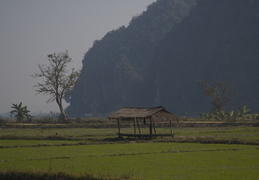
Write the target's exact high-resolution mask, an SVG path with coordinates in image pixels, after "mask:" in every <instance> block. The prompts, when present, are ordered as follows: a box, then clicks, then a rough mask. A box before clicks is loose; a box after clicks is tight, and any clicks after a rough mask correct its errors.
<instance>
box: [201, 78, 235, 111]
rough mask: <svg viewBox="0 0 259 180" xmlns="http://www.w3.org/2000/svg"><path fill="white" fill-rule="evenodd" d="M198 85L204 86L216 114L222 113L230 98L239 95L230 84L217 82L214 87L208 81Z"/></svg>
mask: <svg viewBox="0 0 259 180" xmlns="http://www.w3.org/2000/svg"><path fill="white" fill-rule="evenodd" d="M198 83H199V84H201V85H203V86H204V88H203V93H204V95H205V96H208V97H209V98H210V99H211V105H212V112H214V113H216V112H220V111H222V110H223V107H224V106H225V105H226V104H227V102H228V101H229V99H230V97H231V96H232V95H233V94H237V93H236V92H234V91H233V90H232V89H231V87H230V85H229V84H227V83H224V82H221V81H217V82H215V83H214V84H213V85H210V84H209V82H208V81H199V82H198Z"/></svg>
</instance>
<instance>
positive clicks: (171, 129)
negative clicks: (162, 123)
mask: <svg viewBox="0 0 259 180" xmlns="http://www.w3.org/2000/svg"><path fill="white" fill-rule="evenodd" d="M169 123H170V132H171V135H172V137H174V134H173V128H172V120H171V119H170V122H169Z"/></svg>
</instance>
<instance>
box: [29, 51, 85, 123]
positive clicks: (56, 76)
mask: <svg viewBox="0 0 259 180" xmlns="http://www.w3.org/2000/svg"><path fill="white" fill-rule="evenodd" d="M48 61H49V65H48V66H45V65H40V64H39V65H38V67H39V70H40V72H39V73H35V74H33V75H32V77H33V78H43V79H44V80H43V82H41V83H38V84H36V85H35V86H34V88H35V91H36V92H37V93H38V94H40V93H43V94H48V95H49V96H50V98H49V99H48V101H47V102H48V103H49V102H53V101H56V103H57V104H58V107H59V110H60V119H61V120H63V121H65V120H66V118H67V115H66V112H65V111H64V108H63V103H62V100H63V99H64V97H65V96H67V95H68V93H69V91H71V89H72V88H73V87H74V85H75V83H76V80H77V78H78V77H79V75H80V72H79V71H75V69H74V68H72V70H71V72H70V73H69V72H68V70H67V65H68V63H71V62H72V59H71V58H70V57H69V55H68V52H67V51H66V52H61V53H54V54H49V55H48Z"/></svg>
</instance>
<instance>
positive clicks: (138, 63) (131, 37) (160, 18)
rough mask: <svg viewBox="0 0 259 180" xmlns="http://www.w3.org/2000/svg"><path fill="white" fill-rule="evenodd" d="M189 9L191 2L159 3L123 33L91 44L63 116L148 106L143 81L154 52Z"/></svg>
mask: <svg viewBox="0 0 259 180" xmlns="http://www.w3.org/2000/svg"><path fill="white" fill-rule="evenodd" d="M194 5H195V0H158V1H157V2H155V3H153V4H151V5H149V6H148V7H147V10H146V11H145V12H143V13H142V14H141V15H139V16H136V17H133V18H132V20H131V22H130V23H129V26H128V27H124V26H123V27H121V28H119V29H117V30H113V31H111V32H108V33H107V34H106V35H105V36H104V37H103V38H102V39H101V40H99V41H95V42H94V44H93V47H92V48H91V49H90V50H89V51H88V52H87V53H86V54H85V57H84V59H83V68H82V70H81V72H82V76H81V77H80V78H79V80H78V83H77V87H75V88H74V89H73V91H72V92H71V94H72V96H71V101H70V106H69V107H68V108H67V112H68V114H69V115H72V116H83V115H85V114H107V113H109V112H112V111H114V110H115V109H117V108H120V107H125V106H149V105H150V104H151V103H152V99H150V93H148V90H146V87H147V86H146V82H147V81H146V78H147V74H148V73H147V72H148V71H149V68H150V62H151V60H152V58H153V52H154V48H155V47H156V45H157V43H158V42H159V41H160V40H162V39H163V38H164V37H165V35H166V33H168V32H169V31H170V30H171V29H172V28H173V26H175V25H176V24H178V23H179V22H180V21H181V20H182V19H183V18H184V17H186V16H187V15H188V12H189V11H190V9H191V8H192V7H193V6H194Z"/></svg>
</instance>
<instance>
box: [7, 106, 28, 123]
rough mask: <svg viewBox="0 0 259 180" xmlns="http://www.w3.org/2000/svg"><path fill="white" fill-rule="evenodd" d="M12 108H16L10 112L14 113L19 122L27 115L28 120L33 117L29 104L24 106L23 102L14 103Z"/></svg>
mask: <svg viewBox="0 0 259 180" xmlns="http://www.w3.org/2000/svg"><path fill="white" fill-rule="evenodd" d="M12 108H13V109H14V110H12V111H11V112H10V116H12V115H14V116H15V117H16V120H17V121H18V122H21V121H22V120H23V119H24V118H25V117H26V118H27V120H28V121H29V120H30V119H31V118H32V116H31V115H30V114H29V112H30V111H29V110H28V109H27V106H24V107H22V102H21V103H20V104H19V105H18V104H13V106H12Z"/></svg>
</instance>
